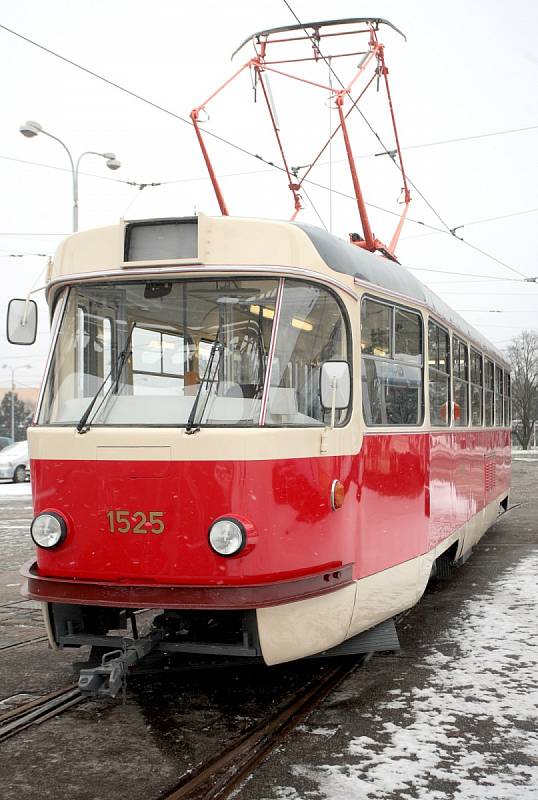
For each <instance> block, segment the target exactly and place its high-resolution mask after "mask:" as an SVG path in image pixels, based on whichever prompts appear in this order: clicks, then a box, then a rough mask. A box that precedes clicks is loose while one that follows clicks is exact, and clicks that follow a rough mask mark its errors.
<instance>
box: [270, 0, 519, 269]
mask: <svg viewBox="0 0 538 800" xmlns="http://www.w3.org/2000/svg"><path fill="white" fill-rule="evenodd" d="M282 1H283V3H284V5H285V6H286V8H287V9H288V10H289V11H290V13H291V14H292V16H293V17H294V18H295V20H296V21H297V23H298V24H299V25H300V26H301V27H302V28H303V30H304V32H305V33H306V35H307V36H308V38H309V39H310V41H311V42H312V44H313V45H314V46H315V48H316V51H317V52H318V53H319V55H320V57H321V58H322V59H323V61H324V62H325V63H326V64H327V66H328V68H329V70H330V72H331V73H332V74H333V75H334V77H335V79H336V80H337V81H338V83H339V84H340V86H341V87H342V89H344V90H346V92H347V94H348V95H349V96H351V95H350V93H349V91H348V90H347V89H346V87H345V86H344V84H343V83H342V81H341V80H340V78H339V77H338V75H337V74H336V72H335V71H334V69H333V67H332V65H331V64H330V63H329V61H328V59H327V58H326V57H325V56H324V55H323V53H322V52H321V50H320V48H319V44H318V43H316V42H315V40H314V38H313V36H312V35H311V34H310V33H309V32H308V30H307V29H306V27H305V26H304V24H303V23H302V22H301V20H300V19H299V17H298V16H297V14H296V13H295V11H294V10H293V9H292V7H291V5H290V4H289V2H288V0H282ZM356 108H357V111H358V112H359V114H360V115H361V117H362V119H363V120H364V122H365V123H366V125H367V126H368V128H369V129H370V131H371V132H372V133H373V135H374V136H375V137H376V139H377V140H378V142H379V143H380V145H381V147H382V148H383V150H384V151H385V153H386V154H387V155H388V156H390V159H391V161H392V163H393V164H394V165H395V167H396V168H397V169H398V171H399V172H402V169H401V168H400V167H399V166H398V164H397V163H396V161H395V159H394V152H393V151H391V150H389V149H388V148H387V146H386V145H385V143H384V142H383V140H382V139H381V137H380V135H379V134H378V133H377V131H376V130H375V129H374V128H373V126H372V125H371V124H370V122H369V121H368V119H367V118H366V116H365V115H364V113H363V112H362V111H361V109H360V108H359V107H358V106H357V107H356ZM406 178H407V180H408V182H409V184H410V185H411V186H412V187H413V189H414V190H415V191H416V192H417V194H418V195H419V197H421V198H422V200H423V202H424V203H426V205H427V206H428V208H429V209H430V210H431V211H432V212H433V214H434V215H435V216H436V217H437V219H438V220H439V221H440V222H441V224H442V225H443V226H444V227H445V228H446V229H447V231H448V232H449V233H450V234H451V235H452V236H454V238H456V239H459V240H460V241H461V242H463V243H464V244H466V245H467V246H468V247H471V248H472V249H473V250H476V251H477V252H479V253H481V254H482V255H483V256H485V257H487V258H490V259H492V260H493V261H495V262H496V263H497V264H500V265H501V266H503V267H505V268H506V269H508V270H510V271H511V272H514V273H516V274H517V275H520V276H522V277H525V278H526V277H528V276H527V275H526V274H525V273H523V272H521V271H520V270H518V269H515V267H511V266H510V265H508V264H506V263H505V262H504V261H501V260H500V259H498V258H496V257H495V256H492V255H491V254H489V253H487V252H486V251H485V250H482V249H481V248H479V247H477V246H476V245H473V244H471V243H470V242H468V241H467V240H466V239H464V238H463V237H462V236H458V235H457V234H456V233H455V230H456V229H455V228H451V227H450V226H449V225H448V223H447V222H445V220H444V219H443V217H442V216H441V215H440V214H439V213H438V211H436V209H435V208H434V207H433V205H432V204H431V203H430V201H429V200H428V199H427V198H426V197H425V195H424V194H423V193H422V192H421V191H420V189H419V188H418V186H417V185H416V184H415V183H414V182H413V181H412V180H411V178H410V177H409V175H407V173H406Z"/></svg>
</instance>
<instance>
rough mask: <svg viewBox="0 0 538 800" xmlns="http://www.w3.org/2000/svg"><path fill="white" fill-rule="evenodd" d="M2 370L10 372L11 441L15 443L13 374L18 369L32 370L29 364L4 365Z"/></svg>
mask: <svg viewBox="0 0 538 800" xmlns="http://www.w3.org/2000/svg"><path fill="white" fill-rule="evenodd" d="M2 369H10V370H11V441H13V442H14V441H15V372H16V371H17V370H18V369H32V365H31V364H19V365H18V366H17V367H12V366H11V364H4V365H3V366H2Z"/></svg>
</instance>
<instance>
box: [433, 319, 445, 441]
mask: <svg viewBox="0 0 538 800" xmlns="http://www.w3.org/2000/svg"><path fill="white" fill-rule="evenodd" d="M428 342H429V343H428V365H429V376H428V377H429V381H428V386H429V396H430V422H431V424H432V425H449V424H450V339H449V336H448V333H447V331H445V330H443V328H440V327H439V325H437V324H436V323H435V322H433V321H432V320H430V321H429V323H428Z"/></svg>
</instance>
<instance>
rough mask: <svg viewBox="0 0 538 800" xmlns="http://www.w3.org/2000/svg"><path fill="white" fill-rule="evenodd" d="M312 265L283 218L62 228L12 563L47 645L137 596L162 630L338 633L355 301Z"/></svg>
mask: <svg viewBox="0 0 538 800" xmlns="http://www.w3.org/2000/svg"><path fill="white" fill-rule="evenodd" d="M202 228H203V230H202ZM118 245H120V247H118ZM120 248H122V251H121V252H122V256H123V259H122V260H121V257H120V261H118V260H117V256H118V251H119V250H120ZM329 272H330V270H328V268H327V267H326V265H325V264H324V262H323V261H322V260H321V258H320V256H319V255H318V254H317V251H316V250H315V249H314V247H313V246H312V245H311V243H310V241H309V239H308V237H307V236H306V235H305V234H304V232H303V231H301V230H300V229H299V228H298V227H297V226H293V225H290V224H287V223H270V222H265V223H263V222H261V221H255V220H249V221H246V220H243V221H241V220H231V219H219V220H208V219H207V218H202V217H200V218H198V219H188V220H157V221H147V222H136V223H130V224H129V223H128V224H127V225H123V224H122V225H119V226H113V227H111V228H106V229H101V230H98V231H90V232H86V233H81V234H76V235H75V236H73V237H70V238H69V239H68V240H67V241H66V242H65V243H64V245H62V246H61V248H60V250H59V252H58V254H57V257H56V259H55V261H54V264H53V266H52V270H51V274H50V276H49V278H50V283H49V289H48V299H49V302H50V304H51V308H52V313H53V331H54V334H53V342H52V349H51V356H50V358H49V362H48V365H47V370H46V376H45V380H44V385H43V388H42V392H41V397H40V401H39V407H38V409H37V412H36V417H35V420H34V425H33V426H32V427H31V428H30V429H29V441H30V453H31V477H32V490H33V500H34V513H35V518H34V521H33V523H32V537H33V539H34V541H35V543H36V545H37V557H36V561H35V563H31V564H29V565H27V566H26V568H25V575H26V588H25V591H26V594H27V596H29V597H32V598H34V599H39V600H41V601H43V602H44V603H45V609H46V619H47V625H48V629H49V636H50V639H51V642H52V643H53V644H54V645H55V646H58V645H60V646H70V645H71V646H79V645H81V644H90V645H94V646H103V645H105V646H106V641H107V640H108V639H110V641H111V642H112V641H114V642H116V641H117V639H114V636H111V635H110V632H111V631H116V630H121V628H122V626H125V625H126V624H127V625H128V624H129V619H131V625H133V624H134V623H133V622H132V620H133V611H134V610H137V609H150V608H151V609H156V611H155V619H154V622H153V624H154V628H158V629H159V630H160V631H161V632H162V640H161V643H160V645H159V646H160V647H161V649H167V650H168V651H173V650H174V649H175V650H179V651H183V652H190V653H192V652H199V653H207V652H211V653H212V654H221V655H226V654H228V655H234V654H235V655H242V656H244V655H252V656H260V655H261V656H263V658H264V659H265V661H266V662H267V663H277V662H281V661H286V660H289V659H292V658H298V657H302V656H306V655H310V654H312V653H315V652H320V651H322V650H325V649H327V648H328V647H331V646H333V645H335V644H338V643H339V642H340V641H342V640H343V639H344V638H345V636H346V632H347V629H348V626H349V621H350V618H351V613H352V610H353V602H354V594H355V585H354V582H353V577H354V561H355V545H354V538H353V530H354V527H355V526H354V519H355V514H356V500H355V499H354V498H355V497H356V495H357V492H356V487H355V491H354V484H355V482H356V478H355V477H354V472H353V468H352V467H353V454H354V453H356V452H358V449H359V446H358V440H357V437H358V432H357V430H356V426H353V424H352V406H353V404H352V394H353V385H352V383H353V382H352V379H351V376H352V336H351V328H350V323H349V311H350V310H351V311H352V313H353V312H355V308H356V307H355V302H356V301H355V300H354V299H353V297H352V291H351V289H350V288H349V289H347V290H346V286H345V284H346V280H345V279H344V276H342V279H343V280H342V281H341V282H340V285H337V282H336V281H334V280H331V279H329ZM347 283H349V284H350V285H351V283H352V281H351V279H350V280H349V281H347ZM133 633H135V635H136V628H134V629H133ZM105 637H106V638H105ZM163 640H164V643H163Z"/></svg>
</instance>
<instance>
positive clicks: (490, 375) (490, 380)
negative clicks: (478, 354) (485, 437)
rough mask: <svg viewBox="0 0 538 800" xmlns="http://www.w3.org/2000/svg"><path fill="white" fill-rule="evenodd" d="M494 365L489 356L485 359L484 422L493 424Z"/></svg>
mask: <svg viewBox="0 0 538 800" xmlns="http://www.w3.org/2000/svg"><path fill="white" fill-rule="evenodd" d="M494 385H495V384H494V367H493V362H492V361H490V360H489V359H488V358H485V359H484V422H485V424H486V425H487V426H488V427H490V426H491V425H493V389H494Z"/></svg>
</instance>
